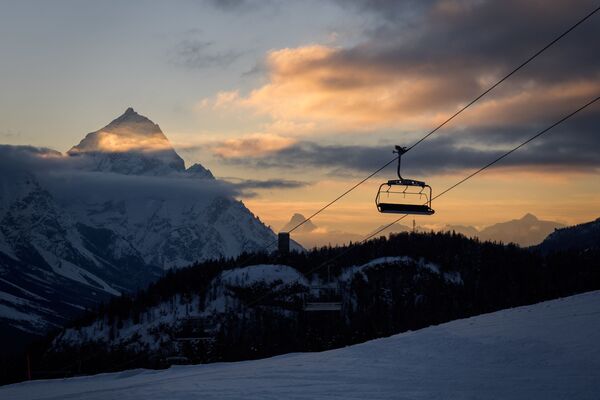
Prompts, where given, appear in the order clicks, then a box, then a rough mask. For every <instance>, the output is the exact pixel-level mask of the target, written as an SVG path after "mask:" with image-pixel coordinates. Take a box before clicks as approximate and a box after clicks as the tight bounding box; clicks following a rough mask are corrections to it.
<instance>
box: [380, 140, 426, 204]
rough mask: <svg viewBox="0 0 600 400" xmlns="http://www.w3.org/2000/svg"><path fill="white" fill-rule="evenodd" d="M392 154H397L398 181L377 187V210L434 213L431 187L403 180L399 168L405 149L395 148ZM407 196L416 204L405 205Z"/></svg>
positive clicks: (391, 181)
mask: <svg viewBox="0 0 600 400" xmlns="http://www.w3.org/2000/svg"><path fill="white" fill-rule="evenodd" d="M394 153H396V154H398V179H391V180H389V181H387V182H385V183H382V184H381V185H380V186H379V190H378V191H377V196H375V204H376V205H377V210H378V211H379V212H380V213H386V214H414V215H432V214H433V213H435V211H434V210H433V209H432V208H431V197H432V190H431V186H429V185H428V184H426V183H425V182H422V181H416V180H414V179H405V178H403V177H402V175H401V174H400V166H401V159H402V154H404V153H406V147H400V146H396V150H395V151H394ZM407 196H409V197H411V198H413V199H414V198H417V200H416V201H417V202H416V203H415V202H412V203H407V202H406V201H405V199H406V197H407ZM421 200H425V201H424V202H421Z"/></svg>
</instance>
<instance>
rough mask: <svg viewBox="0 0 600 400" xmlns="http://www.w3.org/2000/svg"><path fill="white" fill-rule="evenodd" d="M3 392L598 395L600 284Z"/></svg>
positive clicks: (37, 395)
mask: <svg viewBox="0 0 600 400" xmlns="http://www.w3.org/2000/svg"><path fill="white" fill-rule="evenodd" d="M0 398H2V399H14V400H17V399H28V400H33V399H101V400H107V399H119V400H128V399H142V400H146V399H173V400H176V399H186V400H187V399H331V398H343V399H504V400H505V399H528V400H529V399H598V398H600V291H596V292H590V293H585V294H581V295H577V296H573V297H568V298H564V299H558V300H554V301H549V302H545V303H540V304H536V305H532V306H527V307H519V308H515V309H510V310H504V311H500V312H496V313H492V314H486V315H481V316H478V317H473V318H468V319H463V320H458V321H453V322H450V323H447V324H443V325H438V326H434V327H430V328H426V329H422V330H419V331H415V332H407V333H403V334H399V335H395V336H392V337H389V338H384V339H378V340H373V341H370V342H367V343H363V344H359V345H355V346H350V347H346V348H343V349H338V350H332V351H326V352H322V353H301V354H288V355H284V356H279V357H273V358H270V359H264V360H257V361H245V362H235V363H218V364H206V365H196V366H178V367H172V368H170V369H168V370H163V371H150V370H139V369H138V370H131V371H125V372H120V373H111V374H101V375H96V376H90V377H80V378H71V379H64V380H46V381H33V382H28V383H21V384H16V385H10V386H5V387H2V388H0Z"/></svg>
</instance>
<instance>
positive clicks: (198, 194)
mask: <svg viewBox="0 0 600 400" xmlns="http://www.w3.org/2000/svg"><path fill="white" fill-rule="evenodd" d="M235 194H236V191H235V189H234V188H233V187H232V186H231V185H229V184H226V183H224V182H221V181H219V180H217V179H215V178H214V176H213V175H212V173H211V171H210V170H208V169H206V168H204V167H203V166H202V165H200V164H195V165H193V166H191V167H190V168H188V169H187V170H186V168H185V165H184V162H183V160H182V159H181V157H179V155H178V154H177V153H176V152H175V150H174V149H173V148H172V146H171V144H170V143H169V141H168V139H167V137H166V136H165V135H164V134H163V132H162V131H161V130H160V127H159V126H158V125H156V124H154V123H153V122H152V121H150V120H149V119H148V118H146V117H144V116H141V115H139V114H138V113H136V112H135V111H134V110H133V109H131V108H129V109H127V110H126V111H125V113H124V114H123V115H121V116H120V117H118V118H117V119H115V120H114V121H112V122H111V123H110V124H108V125H107V126H105V127H104V128H102V129H100V130H98V131H95V132H92V133H90V134H88V135H87V136H86V137H85V138H84V139H83V140H82V141H81V142H80V143H79V144H78V145H76V146H74V147H73V148H72V149H71V150H69V152H68V153H67V154H66V155H63V154H61V153H59V152H57V151H54V150H49V149H37V148H33V147H28V146H2V145H0V278H1V279H2V280H0V328H1V327H2V326H10V327H13V328H18V329H21V330H24V331H28V332H38V333H42V332H43V331H44V330H45V329H47V328H49V327H51V326H60V325H61V324H62V323H64V321H65V319H68V318H70V317H72V316H73V315H75V314H77V313H79V312H81V310H83V309H85V308H86V307H92V306H93V305H94V304H97V303H98V302H99V301H101V300H104V299H106V298H108V297H109V296H114V295H119V294H120V293H122V292H131V291H134V290H135V289H137V288H139V287H143V286H145V285H147V284H148V283H149V282H151V281H154V280H155V279H157V277H159V276H160V275H161V274H162V271H163V270H165V269H169V268H175V267H181V266H186V265H189V264H191V263H193V262H196V261H199V260H205V259H210V258H219V257H229V256H236V255H238V254H240V253H242V252H244V251H248V252H250V251H253V250H255V249H259V248H263V246H265V245H266V244H267V243H272V242H273V241H274V240H275V238H276V237H275V234H274V233H273V232H272V231H271V229H269V228H268V227H267V226H265V225H264V224H263V223H262V222H261V221H260V220H259V219H258V218H257V217H256V216H255V215H254V214H252V212H250V210H248V209H247V208H246V207H245V206H244V204H243V203H242V202H241V201H238V200H236V199H235V197H234V196H235ZM3 282H4V283H3ZM21 289H22V290H21ZM36 296H37V297H36ZM1 347H2V346H0V350H1Z"/></svg>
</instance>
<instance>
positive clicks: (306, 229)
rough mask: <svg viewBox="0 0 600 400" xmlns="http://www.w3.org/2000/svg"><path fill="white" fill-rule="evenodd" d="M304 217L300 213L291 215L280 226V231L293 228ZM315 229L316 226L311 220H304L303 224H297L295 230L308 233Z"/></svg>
mask: <svg viewBox="0 0 600 400" xmlns="http://www.w3.org/2000/svg"><path fill="white" fill-rule="evenodd" d="M305 219H306V218H305V217H304V215H302V214H298V213H295V214H294V215H292V218H290V220H289V221H288V223H287V224H285V225H284V226H283V227H282V228H281V232H289V231H290V230H291V229H293V228H295V227H296V226H298V225H299V224H301V223H302V222H303V221H304V220H305ZM315 229H317V226H316V225H315V224H313V222H312V221H306V222H305V223H304V224H302V225H301V226H299V227H298V228H297V229H296V231H295V232H297V233H300V232H303V233H308V232H312V231H314V230H315Z"/></svg>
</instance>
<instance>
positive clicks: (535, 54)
mask: <svg viewBox="0 0 600 400" xmlns="http://www.w3.org/2000/svg"><path fill="white" fill-rule="evenodd" d="M598 11H600V6H598V7H596V8H595V9H594V10H593V11H591V12H590V13H588V14H587V15H586V16H585V17H583V18H581V19H580V20H579V21H577V22H576V23H575V24H574V25H572V26H571V27H570V28H568V29H567V30H566V31H564V32H563V33H561V34H560V35H558V36H557V37H556V38H554V39H553V40H552V41H551V42H549V43H548V44H546V45H545V46H544V47H542V48H541V49H540V50H538V51H537V52H535V53H534V54H533V55H531V56H530V57H529V58H528V59H526V60H525V61H523V62H522V63H521V64H519V66H517V67H516V68H514V69H513V70H512V71H510V72H509V73H508V74H506V75H505V76H504V77H503V78H501V79H500V80H499V81H497V82H496V83H494V84H493V85H492V86H490V87H489V88H488V89H486V90H485V91H484V92H483V93H481V94H480V95H479V96H477V97H475V98H474V99H473V100H471V101H470V102H469V103H467V105H465V106H463V107H462V108H461V109H460V110H458V111H457V112H455V113H454V114H452V115H451V116H450V117H449V118H448V119H446V120H445V121H444V122H442V123H441V124H439V125H438V126H436V127H435V128H434V129H433V130H431V131H430V132H429V133H427V134H426V135H425V136H423V137H422V138H421V139H419V140H417V141H416V142H415V143H414V144H413V145H412V146H410V147H409V148H407V149H406V152H408V151H410V150H412V149H413V148H415V147H416V146H418V145H419V144H420V143H421V142H423V141H424V140H425V139H427V138H428V137H429V136H431V135H433V134H434V133H436V132H437V131H438V130H440V129H441V128H442V127H444V126H445V125H446V124H448V123H449V122H450V121H452V120H453V119H454V118H456V117H457V116H458V115H460V114H461V113H462V112H463V111H465V110H466V109H467V108H469V107H471V106H472V105H473V104H475V103H476V102H477V101H479V100H480V99H481V98H482V97H484V96H485V95H487V94H488V93H489V92H491V91H492V90H494V89H495V88H496V87H497V86H499V85H500V84H501V83H502V82H504V81H505V80H507V79H508V78H510V77H511V76H512V75H514V74H515V73H517V71H519V70H520V69H522V68H523V67H525V66H526V65H527V64H529V63H530V62H531V61H533V60H534V59H535V58H537V57H538V56H539V55H540V54H542V53H543V52H545V51H546V50H548V49H549V48H550V47H552V46H553V45H554V44H556V43H557V42H558V41H559V40H561V39H562V38H563V37H565V36H566V35H568V34H569V33H570V32H571V31H573V30H574V29H575V28H577V27H578V26H579V25H581V24H582V23H584V22H585V21H586V20H587V19H589V18H591V17H592V16H593V15H594V14H595V13H597V12H598ZM406 152H405V153H406ZM397 159H398V157H394V158H393V159H392V160H390V161H388V162H387V163H386V164H385V165H383V166H382V167H381V168H379V169H378V170H377V171H375V172H373V173H372V174H371V175H369V176H367V177H366V178H364V179H363V180H361V181H360V182H358V183H356V184H355V185H354V186H352V187H351V188H350V189H348V190H346V191H345V192H344V193H342V194H341V195H339V196H338V197H336V198H335V199H334V200H332V201H330V202H329V203H327V204H326V205H324V206H323V207H321V208H320V209H319V210H317V211H316V212H314V213H313V214H312V215H311V216H309V217H308V218H306V219H305V220H304V221H302V222H300V223H299V224H297V225H296V226H294V227H293V228H292V229H290V230H289V231H288V232H289V233H291V232H293V231H295V230H296V229H298V228H299V227H301V226H302V225H304V224H305V223H307V222H308V221H310V220H311V219H312V218H314V217H315V216H317V215H319V214H320V213H321V212H323V211H325V210H326V209H327V208H329V207H330V206H331V205H332V204H334V203H335V202H337V201H338V200H340V199H341V198H342V197H344V196H346V195H347V194H348V193H350V192H352V191H353V190H354V189H356V188H357V187H359V186H360V185H362V184H363V183H365V182H366V181H368V180H369V179H370V178H372V177H373V176H374V175H376V174H377V173H378V172H380V171H381V170H383V169H384V168H386V167H387V166H388V165H390V164H391V163H393V162H394V161H396V160H397Z"/></svg>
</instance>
